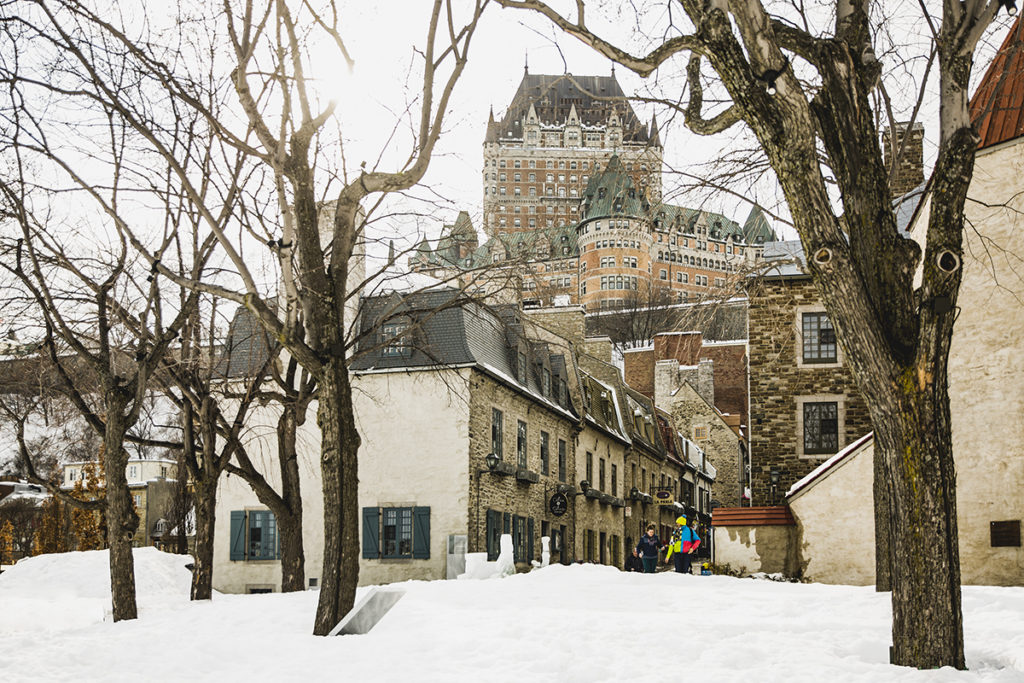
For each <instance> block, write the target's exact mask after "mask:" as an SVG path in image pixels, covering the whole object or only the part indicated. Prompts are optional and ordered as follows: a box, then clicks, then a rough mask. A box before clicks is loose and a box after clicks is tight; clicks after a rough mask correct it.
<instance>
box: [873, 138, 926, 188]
mask: <svg viewBox="0 0 1024 683" xmlns="http://www.w3.org/2000/svg"><path fill="white" fill-rule="evenodd" d="M907 126H908V124H907V123H897V124H896V141H895V154H897V155H899V160H898V163H897V164H896V167H895V168H894V169H893V172H892V175H891V176H890V177H889V192H890V196H891V197H892V199H894V200H895V199H898V198H899V197H902V196H903V195H905V194H906V193H908V192H910V191H911V190H913V189H914V188H915V187H917V186H918V185H920V184H921V183H923V182H924V125H923V124H920V123H915V124H914V125H913V126H911V127H910V131H909V137H908V138H907V142H906V145H905V146H904V145H903V138H904V135H906V134H907ZM891 136H892V131H891V129H890V128H886V129H885V130H884V131H882V159H883V160H884V161H885V167H886V169H888V168H889V166H890V164H891V163H892V162H891V159H892V156H893V153H894V151H893V146H894V145H893V143H892V142H891ZM901 146H903V153H902V154H900V147H901Z"/></svg>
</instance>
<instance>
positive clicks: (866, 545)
mask: <svg viewBox="0 0 1024 683" xmlns="http://www.w3.org/2000/svg"><path fill="white" fill-rule="evenodd" d="M873 460H874V448H872V447H871V446H870V445H865V446H864V447H862V448H859V449H857V450H856V451H855V452H853V453H851V454H850V455H849V456H848V457H847V458H846V459H845V460H843V461H842V462H841V463H839V464H838V465H837V466H834V467H833V468H832V469H831V470H829V473H828V476H825V477H822V478H820V479H817V480H815V481H814V482H812V483H811V484H809V485H808V486H807V488H804V489H802V490H800V491H799V492H797V493H796V494H795V495H793V496H792V497H790V498H789V499H788V501H787V502H788V503H789V509H790V512H791V513H792V515H793V517H794V519H796V523H797V528H796V543H797V553H798V557H797V560H798V562H799V564H800V567H801V569H802V570H803V574H802V575H803V577H804V578H806V579H809V580H811V581H815V582H818V583H839V584H850V585H855V586H866V585H872V584H874V582H875V542H874V528H875V523H874V507H873V502H872V500H873V499H872V491H871V481H872V476H873V475H872V469H873V468H872V463H873Z"/></svg>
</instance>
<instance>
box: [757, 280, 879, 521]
mask: <svg viewBox="0 0 1024 683" xmlns="http://www.w3.org/2000/svg"><path fill="white" fill-rule="evenodd" d="M748 295H749V297H750V322H749V330H750V332H749V334H750V339H749V355H750V361H749V362H750V430H749V434H750V437H749V449H750V463H751V500H752V502H751V504H752V505H770V504H774V503H778V502H780V501H781V500H782V497H783V494H785V492H786V491H787V490H788V489H789V487H790V486H792V485H793V484H794V483H795V482H796V481H797V480H799V479H800V478H802V477H803V476H804V475H806V474H808V473H809V472H810V471H811V470H813V469H814V468H815V467H817V466H818V465H819V464H821V462H822V461H823V460H825V459H826V458H828V457H829V456H830V455H831V454H829V453H825V454H820V455H809V454H808V455H804V454H803V434H802V428H801V425H802V421H803V414H802V410H803V409H802V402H803V400H812V401H813V400H818V401H836V402H837V403H838V404H839V406H838V407H839V444H838V448H836V450H837V451H838V450H840V449H842V448H843V446H845V445H846V444H848V443H851V442H853V441H855V440H856V439H858V438H860V437H861V436H863V435H864V434H866V433H867V432H869V431H871V420H870V418H869V417H868V411H867V406H866V404H865V403H864V400H863V399H862V398H861V396H860V393H859V392H858V391H857V387H856V384H855V382H854V380H853V377H852V375H851V374H850V371H849V368H848V367H846V366H845V365H844V364H843V359H842V353H841V352H840V354H839V362H838V363H836V364H830V365H825V366H817V365H803V364H802V357H801V356H799V355H798V354H799V353H800V351H801V348H800V345H799V343H798V327H797V325H798V317H797V316H798V313H800V312H810V311H818V310H821V311H823V310H824V306H822V305H821V303H820V300H819V298H818V294H817V291H816V290H815V289H814V286H813V285H812V284H811V280H810V278H808V277H789V278H771V279H769V278H764V279H761V280H760V281H757V282H754V283H752V284H751V286H750V287H749V288H748ZM772 468H776V469H777V470H778V471H779V474H780V482H779V484H778V486H777V487H776V488H775V490H774V492H773V491H772V484H771V481H770V473H771V470H772ZM773 497H774V500H773Z"/></svg>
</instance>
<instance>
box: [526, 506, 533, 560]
mask: <svg viewBox="0 0 1024 683" xmlns="http://www.w3.org/2000/svg"><path fill="white" fill-rule="evenodd" d="M531 560H533V517H530V518H529V519H527V520H526V561H527V562H530V561H531Z"/></svg>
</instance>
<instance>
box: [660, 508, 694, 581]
mask: <svg viewBox="0 0 1024 683" xmlns="http://www.w3.org/2000/svg"><path fill="white" fill-rule="evenodd" d="M686 521H687V520H686V517H685V516H683V517H677V518H676V524H678V525H679V528H677V529H676V530H675V532H674V533H673V534H672V541H671V542H670V543H669V547H668V555H666V556H665V559H666V560H668V559H669V558H670V557H674V558H675V566H676V571H677V572H679V573H680V574H689V573H690V560H691V555H692V554H693V553H695V552H696V551H697V548H698V547H699V546H700V536H698V535H697V532H695V531H694V530H693V529H691V528H690V527H689V525H688V524H687V523H686Z"/></svg>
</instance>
